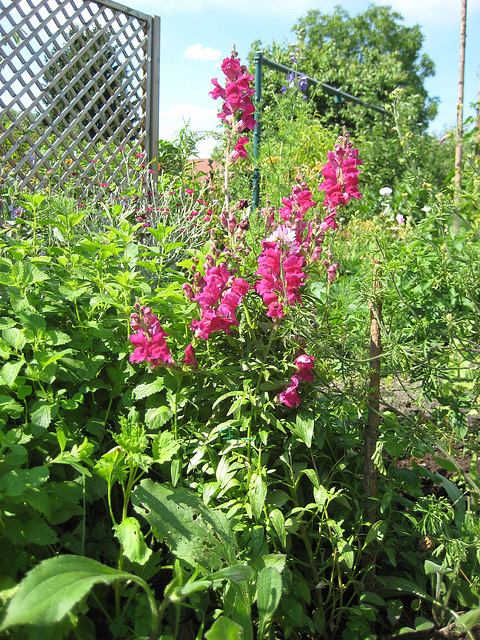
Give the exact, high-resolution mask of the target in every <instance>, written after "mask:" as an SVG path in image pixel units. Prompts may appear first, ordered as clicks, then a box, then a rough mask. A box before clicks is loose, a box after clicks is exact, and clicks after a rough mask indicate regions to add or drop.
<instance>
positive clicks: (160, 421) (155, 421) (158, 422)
mask: <svg viewBox="0 0 480 640" xmlns="http://www.w3.org/2000/svg"><path fill="white" fill-rule="evenodd" d="M172 416H173V411H172V410H171V409H169V408H168V407H155V408H153V409H148V410H147V411H146V413H145V424H146V425H147V427H148V428H149V429H151V430H152V431H156V430H157V429H160V427H163V425H164V424H165V423H166V422H168V421H169V420H170V418H171V417H172Z"/></svg>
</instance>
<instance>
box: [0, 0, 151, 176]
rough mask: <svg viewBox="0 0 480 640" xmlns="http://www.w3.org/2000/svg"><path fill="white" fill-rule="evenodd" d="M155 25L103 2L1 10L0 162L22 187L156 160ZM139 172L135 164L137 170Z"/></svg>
mask: <svg viewBox="0 0 480 640" xmlns="http://www.w3.org/2000/svg"><path fill="white" fill-rule="evenodd" d="M159 65H160V18H158V17H157V16H148V15H146V14H143V13H140V12H138V11H134V10H132V9H129V8H128V7H124V6H122V5H120V4H117V3H116V2H111V1H109V0H102V1H101V2H100V1H98V2H94V1H93V0H17V1H11V2H9V1H8V0H0V108H1V113H0V154H1V157H2V158H3V162H4V163H5V164H6V166H7V167H9V169H10V171H13V172H14V173H15V175H16V177H17V179H18V181H19V183H20V185H21V186H28V187H32V188H33V187H35V186H36V185H38V184H39V183H42V182H44V181H45V180H47V179H48V181H49V183H50V184H54V185H60V186H63V185H65V184H66V183H67V182H68V181H70V180H75V182H76V183H80V184H81V183H82V181H86V180H88V179H89V177H90V176H91V172H92V164H91V163H92V162H93V163H95V170H96V175H102V179H103V181H104V182H105V183H106V184H111V183H113V182H117V183H118V182H119V181H121V180H122V179H123V178H125V177H126V176H127V174H128V171H129V164H132V160H133V158H135V156H136V157H137V158H138V156H139V154H143V155H144V157H145V162H146V163H147V162H151V161H153V160H154V159H156V158H158V137H159V134H158V131H159V128H158V113H159ZM136 164H138V161H137V163H136Z"/></svg>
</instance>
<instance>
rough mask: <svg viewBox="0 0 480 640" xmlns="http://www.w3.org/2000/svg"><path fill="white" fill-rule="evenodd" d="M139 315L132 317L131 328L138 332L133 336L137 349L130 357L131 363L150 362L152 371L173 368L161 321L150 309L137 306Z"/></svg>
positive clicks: (132, 339) (134, 314)
mask: <svg viewBox="0 0 480 640" xmlns="http://www.w3.org/2000/svg"><path fill="white" fill-rule="evenodd" d="M135 308H136V309H137V311H138V313H132V314H131V315H130V326H131V327H132V329H133V330H134V331H135V332H136V333H133V334H131V335H130V336H129V337H130V342H131V343H132V344H133V346H134V347H135V350H134V352H133V353H132V354H131V355H130V358H129V360H130V362H132V363H133V362H144V361H147V362H150V364H151V365H152V369H153V368H154V367H157V366H161V365H164V366H172V365H173V364H174V363H173V360H172V356H171V353H170V349H169V348H168V345H167V343H166V341H165V337H166V336H168V334H167V333H165V331H164V329H163V327H162V326H161V324H160V321H159V319H158V318H157V316H156V315H154V314H153V313H152V310H151V309H150V307H146V306H145V305H142V306H140V305H139V304H138V302H137V303H136V304H135Z"/></svg>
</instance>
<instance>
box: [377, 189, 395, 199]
mask: <svg viewBox="0 0 480 640" xmlns="http://www.w3.org/2000/svg"><path fill="white" fill-rule="evenodd" d="M379 193H380V195H381V196H382V197H384V198H386V197H387V196H389V195H391V193H392V190H391V189H390V187H382V188H381V189H380V191H379Z"/></svg>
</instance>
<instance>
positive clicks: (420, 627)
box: [415, 616, 435, 632]
mask: <svg viewBox="0 0 480 640" xmlns="http://www.w3.org/2000/svg"><path fill="white" fill-rule="evenodd" d="M434 626H435V625H434V624H433V622H432V621H431V620H427V619H426V618H422V616H419V617H418V618H415V631H417V632H418V631H430V629H433V627H434Z"/></svg>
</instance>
